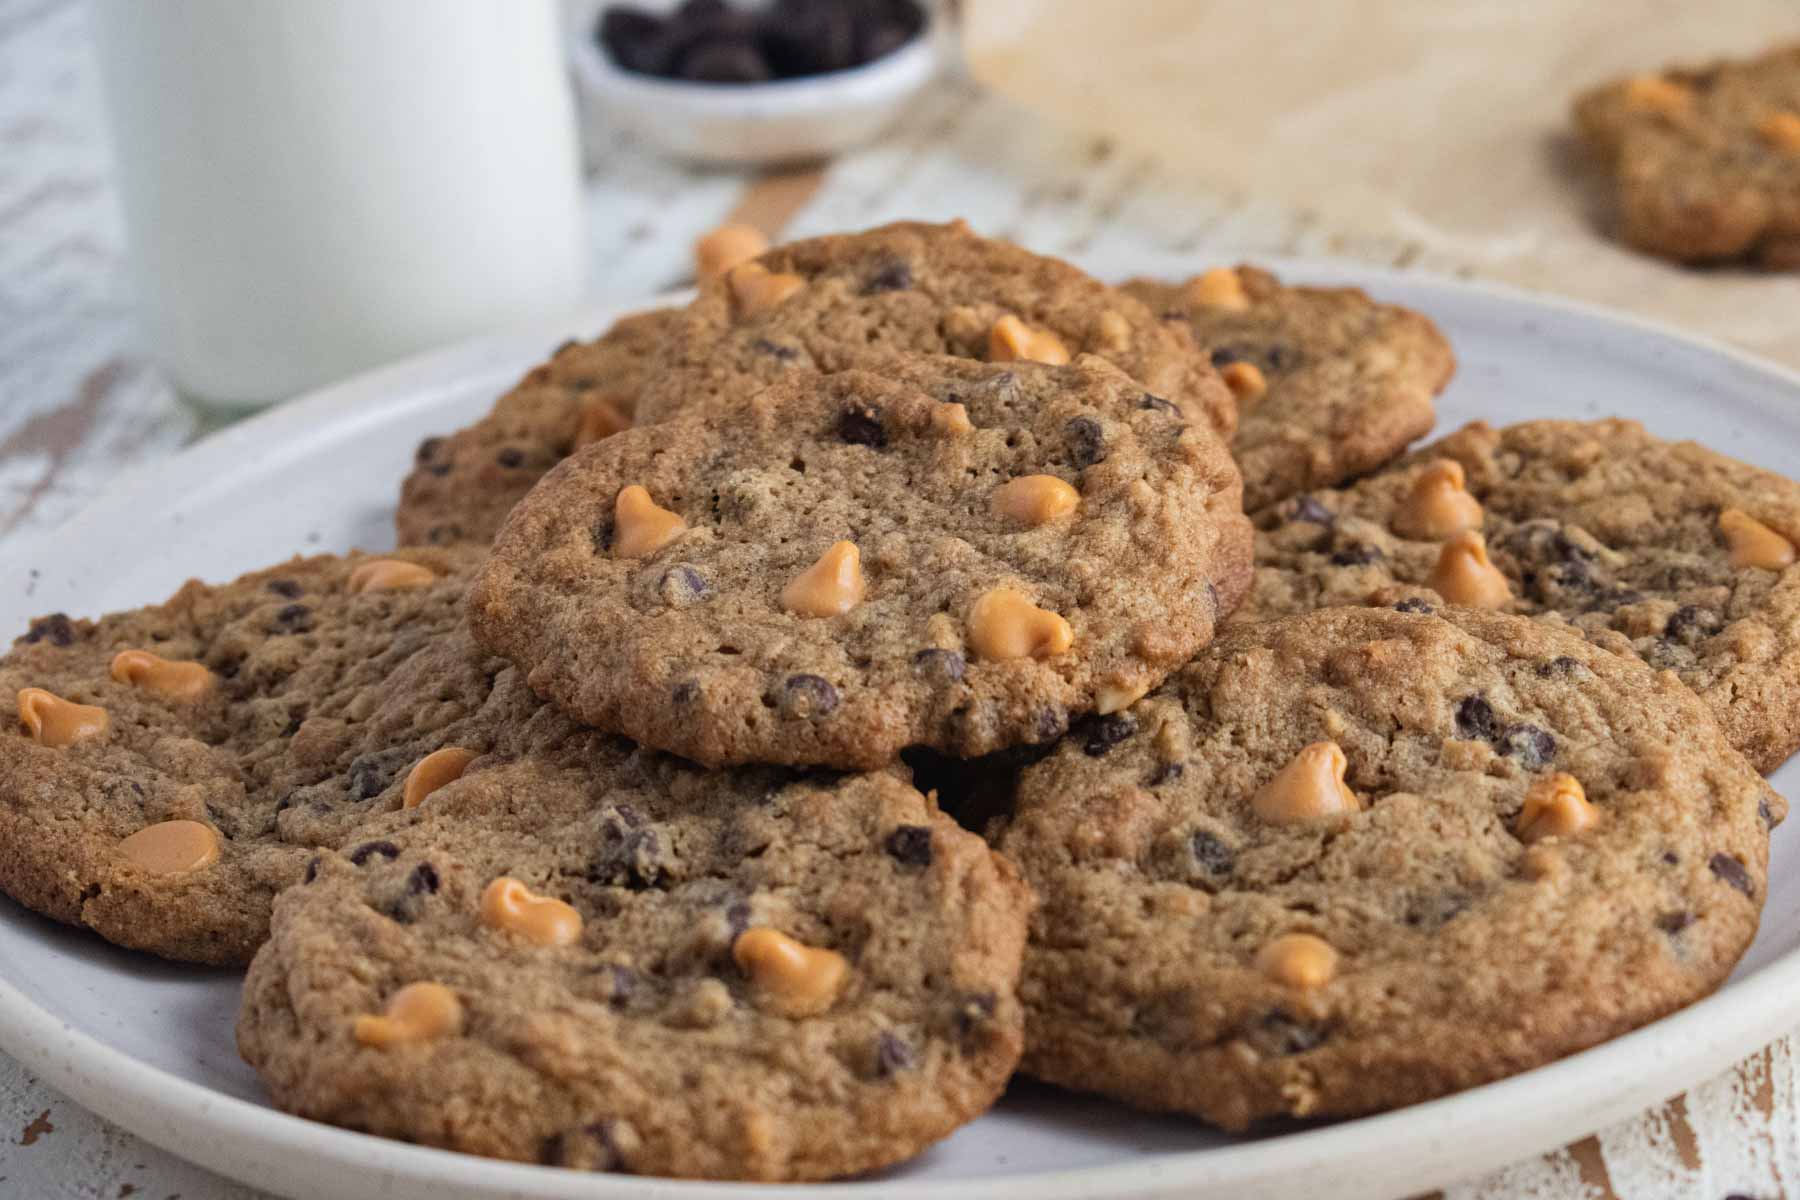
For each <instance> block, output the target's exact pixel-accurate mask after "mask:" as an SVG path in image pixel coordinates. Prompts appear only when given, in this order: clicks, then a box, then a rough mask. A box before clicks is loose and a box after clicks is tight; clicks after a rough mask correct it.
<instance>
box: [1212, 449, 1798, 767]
mask: <svg viewBox="0 0 1800 1200" xmlns="http://www.w3.org/2000/svg"><path fill="white" fill-rule="evenodd" d="M1448 462H1453V463H1455V464H1456V465H1457V467H1458V468H1460V469H1461V471H1462V473H1463V481H1464V488H1463V490H1465V491H1466V492H1467V493H1468V495H1469V496H1470V498H1471V499H1472V500H1474V501H1475V502H1476V504H1478V505H1479V506H1480V509H1481V514H1482V517H1481V536H1482V538H1483V540H1484V542H1485V561H1483V558H1482V555H1480V554H1477V553H1475V552H1474V551H1473V543H1472V542H1470V543H1468V544H1466V545H1463V546H1461V547H1459V544H1458V542H1457V541H1456V540H1455V538H1454V537H1453V538H1452V539H1450V540H1449V541H1444V540H1440V539H1439V538H1437V537H1436V536H1434V533H1433V532H1429V531H1427V530H1425V529H1416V528H1412V527H1409V525H1408V524H1407V521H1406V519H1405V518H1404V517H1403V516H1402V514H1403V513H1408V512H1409V511H1410V510H1412V509H1413V508H1414V507H1415V505H1414V497H1415V496H1416V495H1417V493H1418V491H1419V489H1420V487H1421V481H1422V480H1424V479H1427V478H1428V477H1429V476H1430V475H1432V474H1433V473H1435V472H1440V471H1442V470H1444V467H1443V465H1442V464H1444V463H1448ZM1473 513H1474V509H1473V507H1471V508H1470V515H1471V517H1472V516H1473ZM1253 519H1254V520H1255V522H1256V524H1257V527H1258V531H1259V532H1258V534H1257V550H1256V557H1257V570H1256V580H1255V583H1254V585H1253V587H1252V589H1251V593H1250V596H1249V598H1248V599H1247V600H1246V601H1245V602H1244V604H1243V605H1242V607H1240V608H1239V609H1238V610H1237V611H1236V612H1235V613H1233V614H1232V618H1231V619H1232V620H1234V621H1237V620H1242V621H1258V620H1267V619H1269V618H1271V617H1275V616H1280V615H1283V614H1285V613H1291V612H1304V611H1308V610H1311V609H1313V608H1322V607H1327V606H1330V605H1336V604H1354V605H1361V604H1388V605H1398V606H1400V607H1401V609H1402V611H1408V612H1430V611H1431V610H1432V609H1433V608H1435V607H1437V606H1438V605H1439V604H1440V603H1442V602H1444V601H1449V602H1452V603H1470V602H1471V600H1473V602H1475V603H1480V602H1482V600H1483V599H1484V598H1485V599H1488V600H1490V601H1491V602H1495V603H1500V604H1503V605H1504V606H1505V607H1506V609H1507V611H1509V612H1518V613H1523V614H1526V615H1529V616H1537V617H1542V618H1543V619H1545V620H1547V621H1552V622H1556V623H1560V624H1569V625H1573V626H1575V627H1576V628H1578V629H1580V630H1581V631H1582V632H1583V633H1584V634H1586V635H1587V636H1588V637H1589V638H1590V639H1592V640H1594V641H1596V642H1598V643H1601V644H1604V645H1606V646H1607V647H1608V648H1610V649H1613V650H1615V651H1617V652H1619V653H1629V652H1635V653H1636V654H1637V655H1638V656H1639V657H1641V658H1643V659H1644V660H1645V661H1646V662H1648V663H1649V664H1650V665H1651V666H1652V667H1654V668H1656V669H1657V670H1659V671H1671V672H1673V673H1674V676H1675V677H1676V678H1679V680H1680V681H1681V683H1683V684H1685V685H1686V686H1687V687H1689V688H1691V689H1693V690H1694V691H1695V692H1697V693H1699V694H1700V696H1701V697H1702V698H1704V699H1705V700H1706V701H1707V703H1708V704H1709V705H1710V706H1711V708H1712V710H1713V714H1714V717H1715V718H1716V719H1717V720H1718V721H1719V723H1720V725H1721V726H1722V727H1723V728H1724V729H1725V731H1726V733H1727V734H1728V735H1729V736H1730V738H1731V741H1732V744H1733V745H1734V746H1736V747H1737V748H1738V749H1739V750H1741V751H1743V752H1744V753H1745V755H1746V756H1747V757H1748V758H1749V759H1750V760H1751V762H1752V763H1753V764H1754V765H1756V766H1757V767H1758V768H1759V769H1761V770H1764V771H1772V770H1774V768H1775V767H1776V766H1777V765H1779V764H1780V763H1781V761H1782V760H1783V759H1785V758H1786V757H1787V756H1788V755H1789V754H1790V753H1792V752H1793V750H1794V749H1795V748H1796V747H1797V746H1800V593H1796V592H1795V591H1794V590H1793V588H1792V586H1791V583H1790V582H1789V581H1788V575H1789V574H1790V572H1789V571H1788V569H1787V565H1786V564H1788V563H1791V562H1793V561H1794V559H1792V558H1790V557H1789V555H1790V554H1792V552H1793V544H1794V543H1793V541H1792V540H1791V539H1790V537H1789V534H1788V533H1787V532H1784V531H1790V530H1791V531H1800V483H1795V482H1793V481H1791V480H1788V479H1784V478H1782V477H1781V476H1779V475H1777V474H1775V473H1773V472H1770V471H1764V470H1760V469H1758V468H1756V467H1752V466H1750V465H1749V464H1747V463H1742V462H1737V461H1735V460H1733V459H1730V458H1727V457H1725V456H1724V455H1722V454H1717V453H1715V452H1713V451H1711V450H1708V449H1706V448H1704V447H1702V446H1699V445H1696V444H1694V443H1691V442H1680V443H1675V442H1664V441H1660V440H1658V439H1657V438H1654V437H1652V436H1651V435H1650V434H1649V433H1647V432H1646V431H1645V430H1644V428H1643V427H1642V426H1641V425H1639V424H1637V423H1636V422H1634V421H1622V420H1608V421H1591V422H1590V421H1530V422H1526V423H1524V424H1520V425H1514V426H1511V427H1508V428H1505V429H1495V428H1493V427H1491V426H1489V425H1486V424H1484V423H1481V422H1477V423H1475V424H1473V425H1469V426H1467V427H1465V428H1464V429H1462V430H1460V431H1458V432H1456V433H1453V434H1451V435H1450V436H1449V437H1447V438H1444V439H1443V440H1441V441H1439V442H1437V443H1436V444H1434V445H1431V446H1427V447H1425V448H1424V449H1422V450H1420V451H1419V452H1418V453H1417V454H1415V455H1413V456H1411V457H1409V458H1407V459H1404V460H1402V461H1400V462H1398V463H1396V464H1394V465H1393V466H1392V467H1391V468H1389V469H1387V470H1383V471H1379V472H1377V473H1375V474H1373V475H1370V476H1368V477H1366V478H1364V479H1362V480H1360V481H1358V482H1357V483H1356V484H1354V485H1352V486H1350V487H1347V488H1344V489H1341V490H1337V491H1317V492H1312V493H1310V494H1308V495H1306V496H1303V497H1299V498H1296V499H1294V500H1291V501H1287V502H1285V503H1282V504H1279V505H1275V506H1273V507H1270V508H1268V509H1264V510H1261V511H1259V512H1257V513H1255V514H1253ZM1456 536H1458V537H1472V536H1473V534H1472V533H1470V534H1466V535H1456ZM1446 557H1448V558H1449V560H1450V561H1449V562H1448V563H1447V564H1446V565H1445V567H1444V569H1443V574H1442V575H1441V576H1439V575H1438V572H1439V570H1440V567H1439V564H1440V561H1441V560H1444V559H1445V558H1446ZM1438 582H1442V583H1443V584H1444V585H1445V586H1446V587H1449V588H1451V589H1452V591H1454V592H1455V595H1451V594H1449V593H1447V592H1444V591H1443V590H1442V589H1440V588H1438V587H1437V583H1438ZM1502 582H1504V584H1505V589H1506V591H1507V592H1510V598H1509V597H1508V596H1506V595H1504V594H1503V593H1502V589H1501V583H1502Z"/></svg>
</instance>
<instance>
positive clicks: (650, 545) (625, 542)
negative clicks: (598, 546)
mask: <svg viewBox="0 0 1800 1200" xmlns="http://www.w3.org/2000/svg"><path fill="white" fill-rule="evenodd" d="M686 531H687V522H686V521H684V520H682V519H681V517H680V516H679V515H678V514H676V513H672V512H670V511H669V510H668V509H666V508H663V507H661V506H660V505H658V504H657V503H656V501H654V500H652V499H651V498H650V493H649V492H648V491H646V490H645V489H644V488H643V487H642V486H641V485H639V484H635V483H634V484H631V485H630V486H629V487H624V488H620V489H619V494H618V496H616V497H615V498H614V500H613V538H612V551H613V555H614V556H615V557H617V558H644V557H647V556H648V555H651V554H655V553H656V552H657V551H658V550H661V549H662V548H663V547H664V546H666V545H668V544H669V543H670V542H672V541H674V540H675V539H676V538H678V537H680V536H681V535H682V534H683V533H685V532H686Z"/></svg>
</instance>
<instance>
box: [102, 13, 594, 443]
mask: <svg viewBox="0 0 1800 1200" xmlns="http://www.w3.org/2000/svg"><path fill="white" fill-rule="evenodd" d="M92 11H93V17H94V31H95V41H96V45H97V49H98V55H99V61H100V66H101V75H102V81H103V86H104V90H105V95H106V103H107V110H108V113H109V115H110V118H111V125H112V135H113V138H112V140H113V147H114V151H115V154H116V159H117V165H118V166H117V182H118V190H119V194H120V197H121V200H122V203H123V207H124V212H125V224H126V233H127V237H128V240H129V242H130V249H131V258H132V267H133V271H134V274H135V276H136V281H137V285H138V291H137V295H138V302H139V308H140V311H141V315H142V322H143V327H144V330H145V333H146V335H147V337H148V340H149V345H150V349H151V350H152V352H153V353H155V354H156V355H157V356H158V357H159V358H160V359H161V361H162V362H163V363H164V365H165V366H166V367H167V368H168V370H169V372H170V373H171V374H172V375H173V377H174V379H175V381H176V384H177V386H178V387H179V389H180V390H181V391H182V393H183V394H184V395H186V396H188V397H190V398H192V399H193V400H194V401H196V402H197V403H199V404H200V405H201V406H203V407H206V408H212V409H227V410H230V409H244V408H251V407H255V406H259V405H264V404H269V403H272V402H274V401H277V400H282V399H285V398H287V397H290V396H292V395H294V394H295V393H297V392H302V391H305V390H307V389H309V388H313V387H317V386H319V385H320V384H323V383H326V382H328V381H331V380H334V379H339V378H342V377H344V376H346V375H350V374H353V373H355V372H357V371H361V370H363V369H365V368H368V367H370V366H373V365H375V364H377V363H381V362H386V361H388V360H391V359H394V358H398V357H400V356H402V355H405V354H408V353H411V352H412V351H415V350H419V349H422V348H424V347H427V346H431V345H435V344H438V343H441V342H446V341H450V340H453V339H456V338H461V337H465V336H468V335H470V334H473V333H478V332H481V331H483V330H488V329H493V328H497V327H502V326H508V325H516V324H520V323H523V322H527V321H530V320H532V319H534V318H539V317H544V316H550V315H553V314H557V313H560V312H564V311H568V310H570V309H572V308H573V307H574V306H575V305H576V303H577V302H578V301H579V299H580V296H581V293H582V291H583V288H584V285H585V282H586V279H585V269H584V263H585V255H584V248H585V240H586V239H585V236H584V232H583V228H582V205H581V192H580V167H579V163H578V157H577V156H578V153H579V150H578V143H577V139H576V135H575V126H574V114H573V108H572V103H571V100H570V97H569V92H568V81H567V78H566V75H565V72H564V67H563V61H564V60H563V52H562V44H561V40H560V28H561V27H560V24H559V18H558V12H557V10H556V9H555V7H554V0H454V2H452V3H445V2H444V0H155V2H154V3H150V2H147V0H95V3H94V5H93V10H92Z"/></svg>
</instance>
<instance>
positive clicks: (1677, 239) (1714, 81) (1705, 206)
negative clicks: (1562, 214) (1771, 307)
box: [1574, 45, 1800, 271]
mask: <svg viewBox="0 0 1800 1200" xmlns="http://www.w3.org/2000/svg"><path fill="white" fill-rule="evenodd" d="M1574 112H1575V124H1576V127H1577V129H1579V130H1580V132H1581V135H1582V136H1583V137H1584V138H1585V139H1586V141H1587V143H1588V145H1589V147H1590V148H1591V149H1592V150H1593V151H1594V153H1595V155H1596V156H1597V157H1598V158H1599V159H1600V161H1601V163H1602V164H1603V165H1604V167H1605V168H1606V169H1607V170H1608V171H1610V172H1611V174H1612V177H1613V185H1614V188H1615V192H1616V200H1617V207H1618V221H1619V233H1620V236H1621V237H1623V239H1624V240H1625V241H1626V242H1628V243H1630V244H1631V245H1633V246H1635V247H1637V248H1638V249H1640V250H1644V251H1647V252H1649V253H1651V254H1656V255H1661V256H1662V257H1664V258H1671V259H1674V260H1676V261H1677V262H1714V261H1721V260H1728V259H1737V258H1750V259H1753V260H1755V261H1757V262H1759V263H1760V264H1761V265H1763V266H1765V267H1770V268H1773V269H1777V270H1788V271H1791V270H1795V269H1800V45H1790V46H1784V47H1781V48H1779V49H1776V50H1772V51H1770V52H1769V53H1767V54H1764V55H1761V56H1759V57H1756V58H1751V59H1744V60H1739V61H1730V62H1715V63H1712V64H1710V65H1707V66H1703V67H1677V68H1672V69H1670V70H1668V71H1664V72H1662V73H1660V74H1653V75H1639V76H1636V77H1633V78H1630V79H1621V80H1617V81H1614V82H1612V83H1608V84H1606V85H1604V86H1602V87H1598V88H1595V89H1594V90H1592V91H1590V92H1587V93H1585V94H1583V95H1582V96H1580V97H1578V98H1577V99H1576V102H1575V107H1574Z"/></svg>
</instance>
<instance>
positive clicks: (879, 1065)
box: [875, 1029, 919, 1079]
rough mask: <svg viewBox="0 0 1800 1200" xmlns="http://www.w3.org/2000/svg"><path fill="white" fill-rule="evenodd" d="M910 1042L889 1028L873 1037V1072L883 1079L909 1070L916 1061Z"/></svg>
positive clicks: (916, 1056) (916, 1057)
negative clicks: (878, 1035)
mask: <svg viewBox="0 0 1800 1200" xmlns="http://www.w3.org/2000/svg"><path fill="white" fill-rule="evenodd" d="M918 1061H919V1059H918V1055H917V1054H916V1053H915V1052H914V1050H913V1048H912V1044H911V1043H909V1042H907V1041H906V1040H905V1039H903V1038H901V1037H900V1036H899V1035H898V1034H895V1033H893V1032H891V1031H890V1030H886V1029H884V1030H882V1031H881V1036H880V1037H878V1038H876V1039H875V1074H876V1075H878V1076H880V1077H881V1078H883V1079H886V1078H887V1077H889V1076H890V1075H898V1074H899V1073H900V1072H902V1071H910V1070H912V1068H913V1067H914V1066H915V1065H916V1064H917V1063H918Z"/></svg>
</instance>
